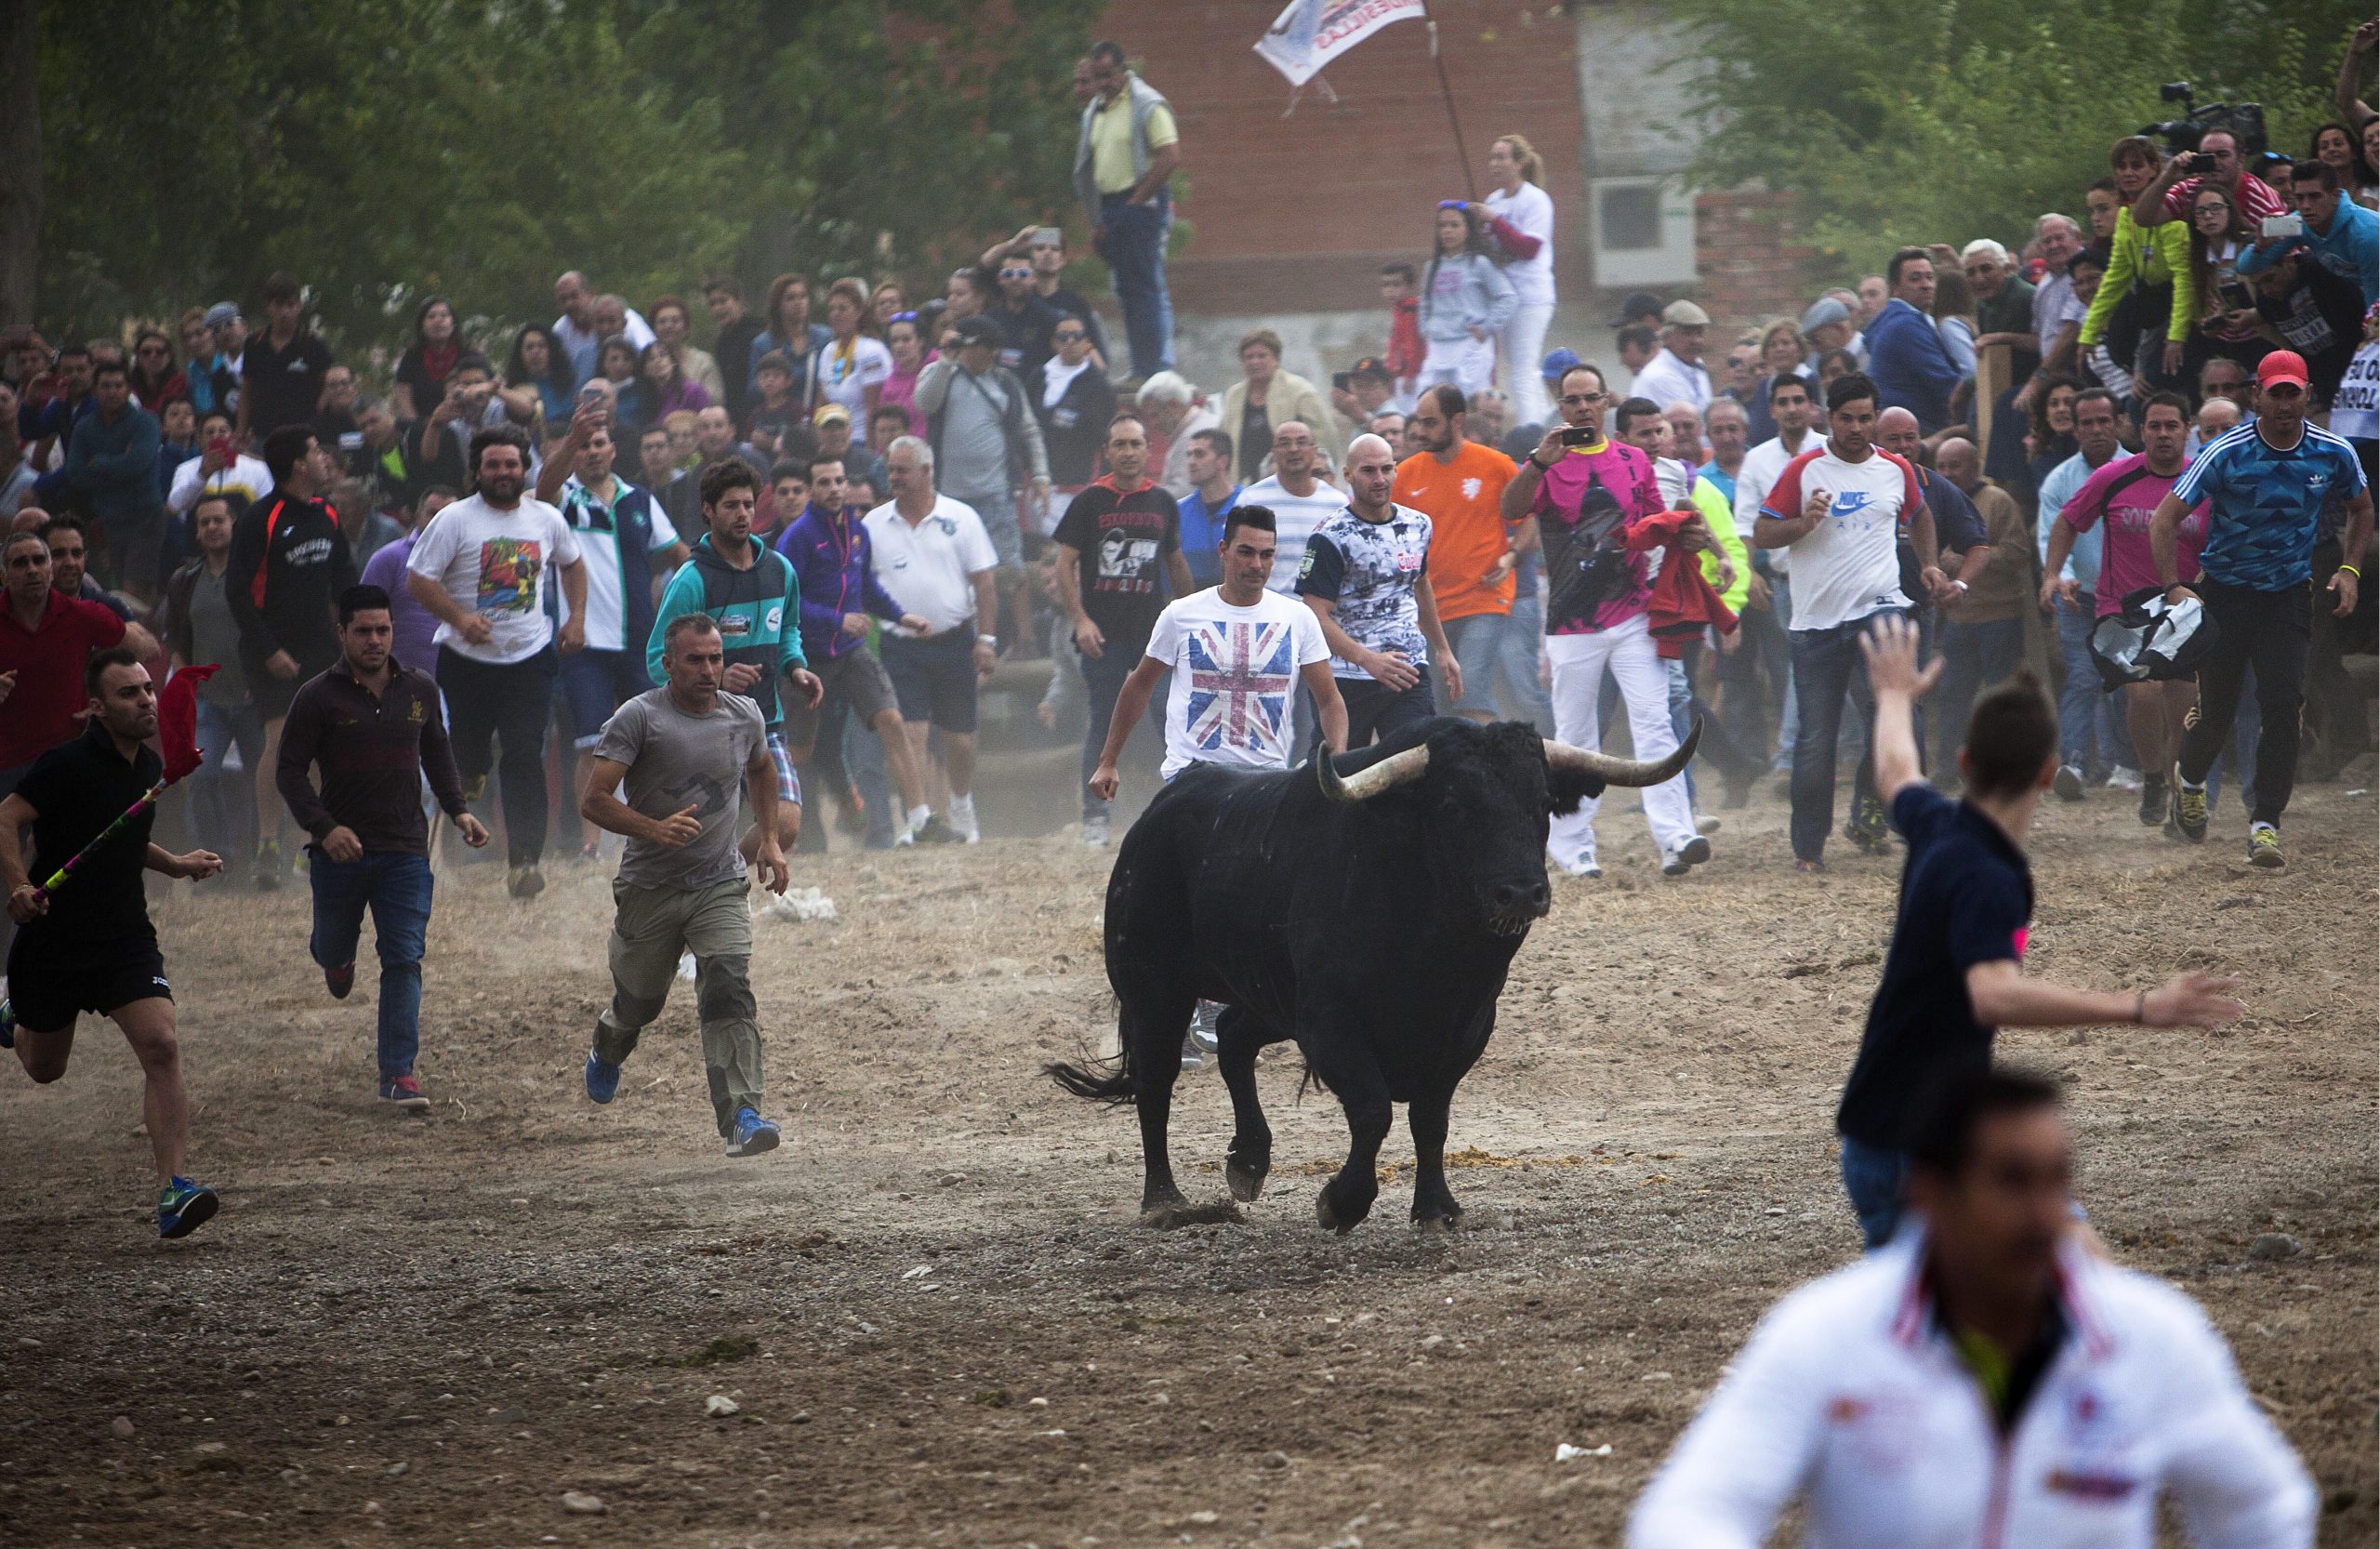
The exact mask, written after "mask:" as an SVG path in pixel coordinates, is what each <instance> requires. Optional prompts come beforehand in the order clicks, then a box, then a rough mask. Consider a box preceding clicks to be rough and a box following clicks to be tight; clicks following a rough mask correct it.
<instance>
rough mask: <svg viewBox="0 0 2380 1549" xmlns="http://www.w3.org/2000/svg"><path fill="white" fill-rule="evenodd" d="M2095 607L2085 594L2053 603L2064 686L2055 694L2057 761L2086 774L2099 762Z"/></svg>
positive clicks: (2098, 698)
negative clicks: (2093, 631)
mask: <svg viewBox="0 0 2380 1549" xmlns="http://www.w3.org/2000/svg"><path fill="white" fill-rule="evenodd" d="M2097 622H2098V614H2097V604H2096V601H2095V600H2094V599H2093V598H2092V596H2091V594H2090V593H2089V592H2087V591H2085V592H2081V593H2078V594H2077V595H2076V598H2075V601H2073V602H2068V601H2067V600H2066V599H2065V598H2063V597H2061V598H2059V599H2058V600H2057V654H2058V655H2059V657H2060V658H2061V659H2063V660H2064V661H2065V663H2066V683H2065V686H2064V687H2062V688H2061V689H2059V690H2058V694H2057V761H2058V762H2060V763H2070V764H2072V765H2073V766H2074V767H2075V768H2077V769H2080V770H2083V771H2085V772H2086V773H2087V772H2088V771H2089V770H2090V769H2091V768H2092V767H2093V766H2094V765H2095V764H2096V763H2097V762H2098V761H2099V700H2100V698H2101V697H2102V691H2101V689H2100V687H2099V669H2097V668H2096V667H2095V666H2094V665H2092V662H2091V629H2092V626H2093V625H2095V624H2096V623H2097Z"/></svg>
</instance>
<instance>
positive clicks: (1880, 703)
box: [1859, 614, 1942, 806]
mask: <svg viewBox="0 0 2380 1549" xmlns="http://www.w3.org/2000/svg"><path fill="white" fill-rule="evenodd" d="M1859 653H1860V655H1864V656H1866V657H1867V658H1868V682H1870V683H1871V684H1872V685H1873V686H1874V688H1875V691H1876V716H1875V722H1874V730H1873V734H1872V736H1873V741H1874V746H1875V763H1876V794H1877V795H1878V796H1880V797H1882V798H1884V804H1885V805H1886V806H1890V805H1891V804H1892V801H1893V798H1895V797H1897V796H1898V795H1899V794H1900V793H1901V792H1902V791H1903V790H1905V789H1907V788H1909V787H1911V786H1913V785H1916V784H1918V783H1919V782H1920V781H1922V780H1924V778H1925V771H1924V768H1923V767H1922V766H1921V765H1920V764H1919V762H1918V759H1917V701H1918V700H1919V699H1920V698H1922V697H1924V694H1925V691H1926V690H1928V689H1930V688H1932V687H1933V686H1934V682H1935V680H1936V679H1937V678H1939V677H1941V676H1942V659H1941V658H1940V657H1939V656H1937V657H1936V658H1934V660H1933V661H1932V662H1930V663H1929V664H1927V665H1926V666H1925V667H1924V669H1922V670H1921V669H1919V667H1918V665H1917V627H1916V626H1915V625H1913V624H1911V622H1910V621H1909V620H1908V619H1906V618H1903V617H1902V616H1900V615H1898V614H1884V615H1881V616H1878V618H1877V620H1876V623H1875V627H1874V628H1873V629H1871V630H1869V632H1868V633H1867V634H1865V635H1862V636H1861V637H1860V639H1859Z"/></svg>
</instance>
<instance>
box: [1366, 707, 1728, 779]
mask: <svg viewBox="0 0 2380 1549" xmlns="http://www.w3.org/2000/svg"><path fill="white" fill-rule="evenodd" d="M1701 740H1702V718H1701V717H1700V716H1699V715H1698V716H1696V717H1695V718H1694V729H1693V730H1692V731H1690V732H1688V733H1686V740H1685V741H1684V742H1682V743H1680V744H1678V747H1677V751H1675V752H1674V753H1672V754H1671V755H1670V756H1669V757H1668V758H1665V759H1662V760H1660V761H1658V762H1655V763H1639V762H1637V761H1635V760H1633V759H1615V758H1612V757H1611V756H1610V755H1608V754H1606V753H1590V752H1588V751H1587V750H1586V749H1585V748H1573V747H1571V746H1570V745H1569V744H1568V743H1567V742H1556V741H1554V739H1553V738H1552V737H1547V738H1546V739H1545V761H1546V762H1547V763H1549V764H1551V765H1553V766H1554V768H1556V769H1574V770H1577V771H1578V772H1579V773H1580V774H1581V775H1594V776H1596V777H1597V778H1599V779H1601V780H1602V781H1603V783H1604V784H1606V785H1607V786H1657V785H1659V784H1660V783H1661V782H1662V781H1663V780H1666V779H1668V778H1669V777H1670V776H1671V775H1675V774H1676V773H1677V772H1678V771H1679V770H1681V769H1684V768H1685V767H1686V761H1687V760H1688V759H1691V758H1693V757H1694V749H1695V747H1696V745H1698V744H1699V743H1700V742H1701ZM1365 773H1367V774H1369V773H1370V771H1369V770H1367V771H1366V772H1365ZM1361 777H1362V776H1361V775H1358V776H1357V778H1359V779H1360V778H1361Z"/></svg>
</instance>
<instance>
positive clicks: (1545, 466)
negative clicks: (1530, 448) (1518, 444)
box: [1526, 452, 1554, 473]
mask: <svg viewBox="0 0 2380 1549" xmlns="http://www.w3.org/2000/svg"><path fill="white" fill-rule="evenodd" d="M1526 460H1527V463H1528V465H1529V466H1530V467H1531V468H1534V469H1536V470H1538V471H1539V472H1540V473H1551V472H1553V471H1554V465H1553V464H1552V463H1545V462H1540V461H1538V460H1537V454H1536V453H1534V452H1531V453H1530V454H1529V455H1528V457H1527V459H1526Z"/></svg>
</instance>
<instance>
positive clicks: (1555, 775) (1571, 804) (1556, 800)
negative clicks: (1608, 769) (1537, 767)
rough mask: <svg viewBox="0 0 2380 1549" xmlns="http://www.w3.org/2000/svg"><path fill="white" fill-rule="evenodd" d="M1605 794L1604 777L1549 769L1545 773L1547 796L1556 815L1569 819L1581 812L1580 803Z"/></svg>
mask: <svg viewBox="0 0 2380 1549" xmlns="http://www.w3.org/2000/svg"><path fill="white" fill-rule="evenodd" d="M1603 792H1604V783H1603V776H1602V775H1587V774H1583V773H1580V771H1577V770H1572V769H1549V770H1547V771H1546V772H1545V794H1546V796H1547V798H1548V801H1549V804H1550V805H1551V806H1552V808H1553V811H1554V816H1556V817H1567V816H1569V815H1570V814H1572V813H1574V812H1577V811H1578V810H1579V803H1580V802H1581V801H1586V800H1588V799H1589V798H1590V797H1595V796H1601V795H1602V794H1603Z"/></svg>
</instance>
